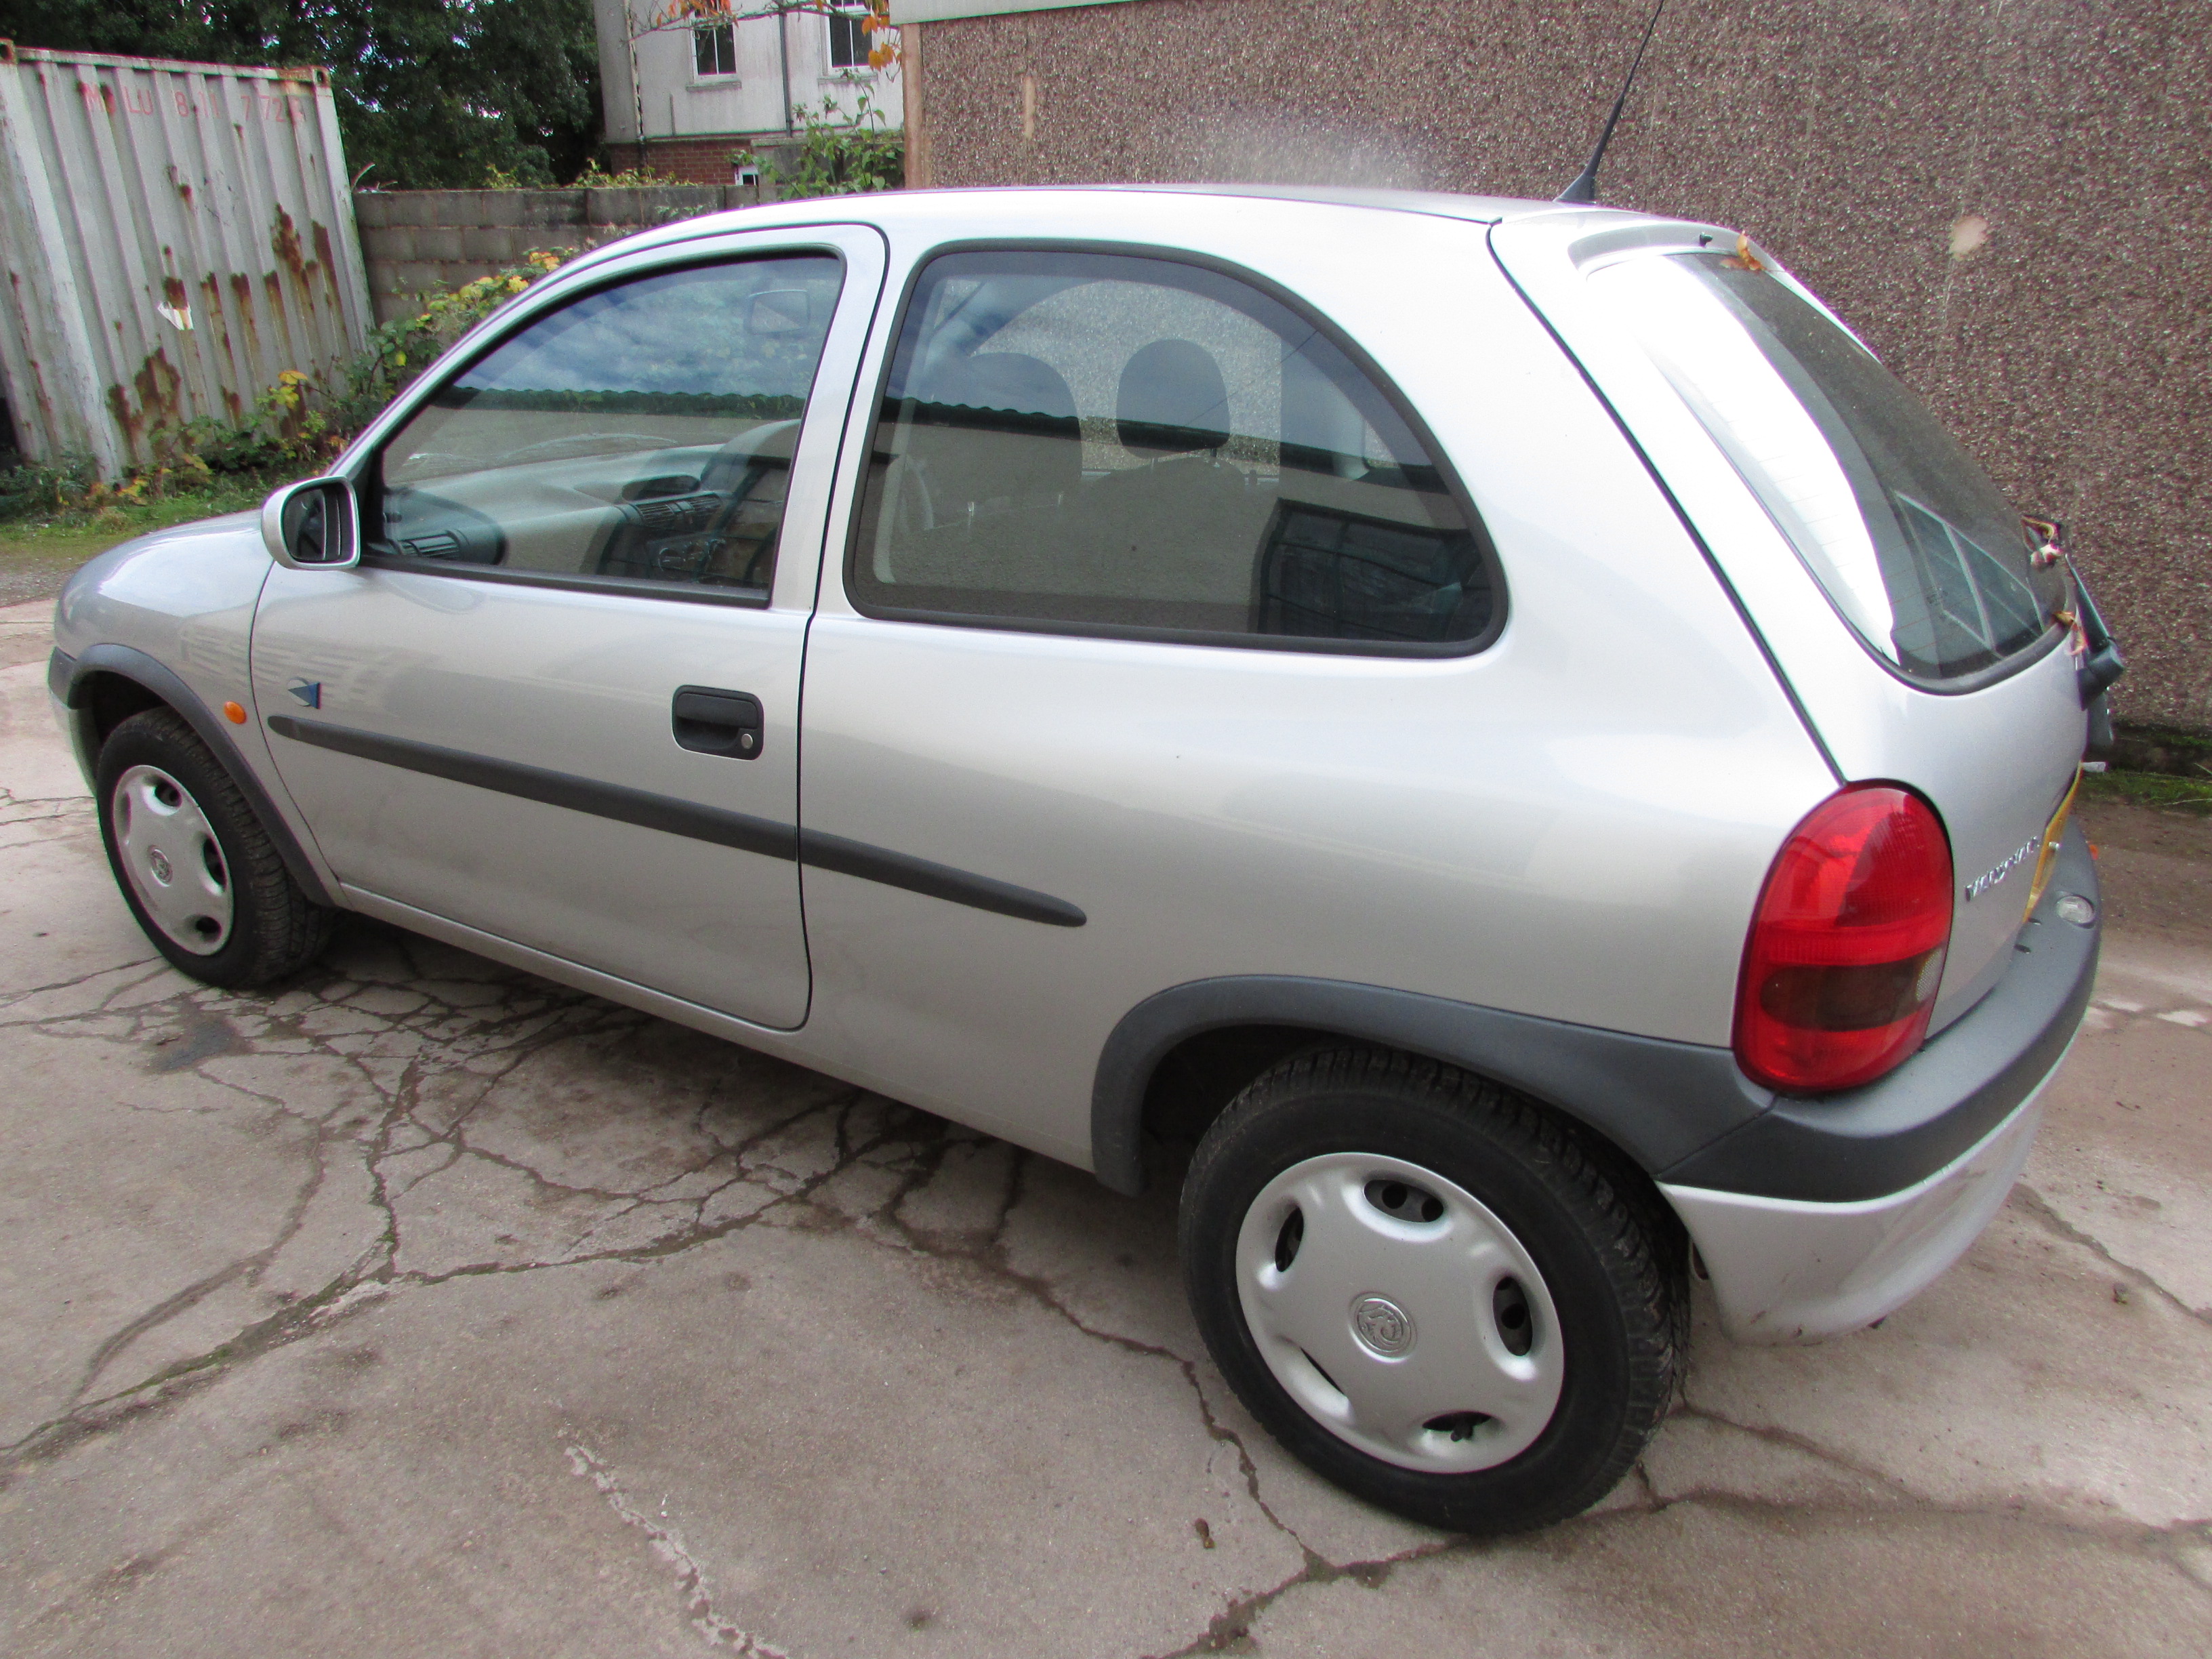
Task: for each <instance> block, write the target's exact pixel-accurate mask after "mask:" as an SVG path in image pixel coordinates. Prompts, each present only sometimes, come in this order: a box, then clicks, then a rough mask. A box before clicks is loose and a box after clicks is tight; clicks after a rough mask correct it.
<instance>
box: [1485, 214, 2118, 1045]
mask: <svg viewBox="0 0 2212 1659" xmlns="http://www.w3.org/2000/svg"><path fill="white" fill-rule="evenodd" d="M1492 247H1493V249H1494V251H1495V252H1496V254H1497V257H1498V260H1499V262H1500V264H1502V265H1503V266H1504V269H1505V270H1506V272H1507V274H1508V275H1509V276H1511V277H1512V278H1513V280H1514V281H1515V283H1516V285H1517V286H1519V287H1520V289H1522V293H1523V294H1524V295H1526V296H1527V297H1528V300H1529V301H1530V302H1531V303H1532V304H1533V305H1534V307H1536V309H1537V310H1538V311H1539V312H1540V313H1542V314H1543V316H1544V317H1545V319H1547V322H1548V323H1549V324H1550V325H1551V326H1552V327H1553V331H1555V332H1556V333H1557V334H1558V336H1559V338H1560V340H1561V341H1562V343H1564V344H1565V346H1566V348H1567V349H1568V350H1569V351H1570V352H1571V353H1572V354H1573V355H1574V356H1575V357H1576V358H1577V360H1578V361H1579V362H1580V363H1581V364H1582V366H1583V370H1584V372H1585V373H1586V374H1589V377H1590V380H1591V381H1592V383H1593V384H1594V385H1595V387H1596V388H1597V390H1598V391H1599V392H1600V393H1601V396H1603V397H1604V398H1606V399H1607V402H1609V403H1610V404H1612V406H1613V410H1614V413H1615V414H1616V416H1618V417H1619V418H1620V420H1621V422H1622V423H1623V424H1624V426H1625V427H1626V428H1627V429H1628V431H1629V432H1630V433H1631V435H1632V436H1633V438H1634V439H1635V441H1637V443H1638V446H1639V447H1641V448H1642V449H1643V450H1644V453H1645V455H1646V457H1647V458H1648V459H1650V462H1651V464H1652V466H1653V468H1654V471H1655V472H1656V474H1657V475H1658V477H1660V478H1661V480H1662V483H1664V484H1665V485H1666V487H1667V488H1668V490H1669V492H1670V493H1671V494H1672V495H1674V498H1675V500H1676V501H1677V502H1678V504H1679V505H1680V507H1681V509H1682V512H1683V513H1684V515H1685V517H1686V519H1687V520H1689V521H1690V522H1691V523H1692V525H1693V526H1695V528H1696V530H1697V532H1698V533H1699V537H1700V538H1701V539H1702V540H1703V541H1704V542H1705V545H1706V547H1707V549H1708V550H1709V552H1710V554H1711V557H1712V560H1713V562H1714V565H1715V567H1716V568H1717V570H1718V572H1719V573H1720V574H1721V575H1722V576H1723V579H1724V580H1726V581H1727V582H1728V583H1729V586H1731V587H1732V588H1734V590H1735V593H1736V597H1737V599H1738V600H1739V601H1740V602H1741V604H1742V605H1743V606H1744V609H1745V611H1746V612H1747V615H1748V617H1749V618H1750V620H1751V622H1752V623H1753V626H1754V627H1755V628H1756V629H1758V631H1759V635H1760V636H1761V637H1762V638H1763V639H1764V640H1765V643H1766V646H1767V648H1768V650H1769V651H1770V652H1771V654H1772V656H1773V658H1774V660H1775V664H1776V666H1777V668H1778V671H1779V672H1780V673H1781V675H1782V677H1783V678H1784V680H1785V681H1786V682H1787V683H1788V684H1789V685H1790V689H1791V690H1792V692H1793V694H1794V695H1795V696H1796V699H1797V702H1798V703H1799V705H1800V707H1801V708H1802V710H1803V711H1804V714H1805V716H1806V719H1807V722H1808V725H1809V726H1811V727H1812V729H1813V730H1814V733H1815V734H1816V736H1817V737H1818V738H1820V741H1821V743H1822V744H1823V745H1824V746H1825V747H1826V750H1827V751H1828V754H1829V756H1830V757H1831V759H1832V762H1833V764H1834V768H1835V770H1836V773H1837V775H1838V779H1839V780H1841V781H1875V780H1881V781H1893V782H1897V783H1901V784H1905V785H1906V786H1908V787H1911V788H1912V789H1915V790H1917V791H1918V792H1919V793H1921V794H1923V795H1924V796H1925V797H1926V798H1927V799H1928V800H1929V802H1930V803H1931V804H1932V805H1934V806H1935V808H1936V811H1937V813H1938V814H1939V815H1940V816H1941V817H1942V820H1943V823H1944V827H1945V829H1946V830H1947V831H1948V834H1949V836H1950V840H1951V853H1952V860H1953V866H1954V876H1955V878H1956V881H1955V897H1954V924H1953V931H1952V940H1951V949H1950V953H1949V955H1948V958H1947V959H1946V962H1945V965H1944V973H1943V980H1942V988H1941V991H1940V994H1939V996H1938V999H1937V1002H1936V1009H1935V1015H1934V1020H1933V1023H1932V1025H1931V1030H1936V1029H1941V1028H1942V1026H1943V1025H1945V1024H1948V1023H1949V1022H1950V1021H1951V1020H1952V1019H1954V1018H1957V1017H1958V1015H1960V1013H1962V1012H1965V1011H1966V1009H1967V1008H1969V1007H1971V1006H1972V1005H1973V1004H1974V1002H1976V1001H1977V1000H1979V998H1980V997H1981V996H1982V995H1983V994H1984V993H1985V992H1987V991H1988V990H1989V988H1990V987H1991V986H1993V985H1994V984H1995V983H1996V981H1997V980H1998V979H1999V978H2001V977H2002V975H2003V973H2004V969H2005V967H2006V965H2007V963H2008V960H2009V958H2010V956H2011V954H2012V946H2013V944H2014V941H2015V938H2016V937H2017V935H2018V933H2019V931H2020V928H2021V924H2022V922H2023V921H2024V920H2025V916H2026V912H2027V907H2028V903H2029V900H2030V890H2031V888H2032V887H2033V884H2034V879H2035V872H2036V869H2037V866H2038V863H2039V854H2040V851H2041V849H2042V847H2043V844H2044V841H2045V834H2046V831H2047V830H2048V829H2051V825H2052V820H2053V815H2054V814H2055V813H2056V812H2057V811H2058V810H2059V808H2060V807H2061V805H2062V804H2063V802H2065V801H2066V799H2067V798H2068V795H2069V791H2070V789H2071V787H2072V786H2073V783H2074V780H2075V776H2076V775H2077V768H2078V764H2079V762H2080V759H2081V749H2082V742H2083V738H2084V735H2085V716H2084V713H2083V708H2082V703H2081V694H2080V690H2079V687H2078V685H2077V680H2076V674H2075V656H2074V654H2073V651H2072V648H2071V647H2072V644H2073V641H2072V639H2071V638H2070V636H2069V627H2068V623H2069V622H2070V620H2071V612H2072V610H2073V608H2074V607H2075V599H2074V598H2073V595H2072V592H2071V589H2070V586H2069V579H2068V576H2067V573H2066V569H2065V567H2064V565H2063V562H2061V561H2059V560H2058V558H2057V555H2056V554H2055V553H2053V552H2051V551H2050V550H2045V549H2044V548H2043V547H2042V546H2041V539H2042V538H2040V536H2039V535H2036V534H2033V533H2032V532H2029V531H2028V530H2027V529H2026V528H2025V527H2024V526H2023V524H2022V521H2021V518H2020V515H2019V513H2018V512H2017V511H2016V510H2015V507H2013V506H2012V505H2011V504H2010V503H2008V502H2007V501H2005V500H2004V498H2003V496H2002V495H2001V494H2000V493H1999V492H1998V491H1997V489H1996V486H1995V484H1993V483H1991V482H1990V479H1989V477H1988V475H1987V473H1986V472H1984V471H1983V469H1982V467H1981V466H1980V465H1978V463H1977V462H1976V461H1975V460H1974V459H1972V457H1970V456H1968V455H1967V454H1966V452H1965V451H1964V450H1963V449H1961V448H1960V447H1959V445H1958V444H1957V443H1956V442H1955V441H1954V440H1953V439H1952V438H1951V437H1950V436H1949V435H1948V433H1947V432H1945V431H1944V429H1943V428H1942V426H1941V425H1940V423H1939V422H1937V421H1936V418H1935V417H1934V416H1933V415H1932V414H1930V413H1929V410H1927V408H1926V406H1925V405H1924V404H1922V403H1921V402H1920V400H1919V399H1918V398H1917V397H1916V396H1914V395H1913V394H1912V393H1911V392H1910V391H1908V390H1907V389H1906V388H1905V386H1903V385H1902V384H1900V383H1899V381H1898V380H1896V379H1895V378H1894V377H1893V376H1892V375H1891V374H1889V372H1888V371H1887V369H1885V368H1882V366H1881V364H1880V363H1879V362H1877V361H1876V360H1875V357H1874V356H1873V355H1872V354H1871V353H1870V352H1869V350H1868V349H1866V347H1865V346H1864V345H1863V343H1861V342H1859V341H1858V340H1857V337H1855V336H1853V335H1852V334H1850V331H1848V330H1847V329H1845V328H1844V326H1843V325H1842V324H1841V323H1840V322H1838V320H1837V319H1836V318H1835V317H1834V316H1833V314H1832V313H1830V312H1829V311H1828V310H1827V309H1826V307H1824V306H1822V305H1821V304H1820V301H1818V300H1816V299H1815V298H1814V296H1813V295H1810V294H1809V293H1808V292H1807V291H1806V290H1805V289H1803V287H1802V285H1800V284H1799V283H1797V282H1796V279H1795V278H1793V277H1792V276H1790V274H1789V273H1788V272H1787V271H1786V270H1783V269H1782V268H1781V267H1780V266H1779V265H1778V264H1776V263H1775V261H1774V260H1773V259H1772V258H1771V255H1768V254H1766V253H1765V251H1764V250H1761V249H1759V248H1757V247H1755V246H1753V245H1752V244H1750V243H1749V242H1748V241H1747V240H1744V239H1743V238H1741V237H1740V236H1738V235H1737V234H1735V232H1733V231H1729V230H1725V229H1723V228H1720V227H1716V226H1703V225H1691V224H1683V223H1680V222H1674V221H1667V220H1657V219H1650V218H1646V217H1644V216H1639V215H1633V214H1626V213H1620V212H1613V211H1607V210H1559V211H1553V212H1547V213H1543V214H1540V215H1536V216H1531V217H1529V218H1526V219H1522V220H1518V221H1513V222H1507V223H1504V224H1502V225H1500V226H1498V228H1496V230H1495V231H1494V232H1493V234H1492Z"/></svg>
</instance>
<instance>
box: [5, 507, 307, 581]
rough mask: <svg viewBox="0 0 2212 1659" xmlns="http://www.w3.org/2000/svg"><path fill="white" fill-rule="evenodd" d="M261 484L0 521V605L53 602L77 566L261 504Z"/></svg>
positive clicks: (79, 508) (70, 509) (77, 508)
mask: <svg viewBox="0 0 2212 1659" xmlns="http://www.w3.org/2000/svg"><path fill="white" fill-rule="evenodd" d="M268 493H269V486H268V485H267V484H265V483H262V482H261V481H259V480H258V479H256V480H246V479H238V480H232V479H222V480H220V481H218V482H217V483H215V484H213V485H212V486H211V487H210V488H209V489H196V490H191V491H179V492H178V493H177V494H175V495H165V496H162V497H161V499H159V500H158V501H121V502H113V503H110V504H108V505H105V506H102V507H95V508H83V507H76V508H69V509H65V510H59V511H56V512H52V513H45V514H41V515H40V516H38V517H35V518H20V519H13V520H4V521H0V605H21V604H22V603H24V602H25V601H26V600H29V599H52V597H53V596H54V595H55V594H57V593H58V592H61V591H62V585H63V584H64V582H66V581H68V580H69V579H70V576H71V574H74V573H75V572H76V568H77V567H78V566H79V565H81V564H82V563H83V562H85V561H86V560H87V559H90V558H93V557H95V556H98V555H100V554H102V553H105V552H106V551H107V550H108V549H109V548H111V547H113V546H115V545H116V544H118V543H120V542H127V541H129V540H130V539H131V538H132V537H134V536H143V535H145V534H146V533H147V532H149V531H154V530H166V529H167V528H168V527H169V526H172V525H179V524H190V523H191V522H192V521H193V520H196V519H211V518H214V517H216V515H217V514H219V513H237V512H240V511H242V510H243V509H245V508H246V507H258V506H260V505H261V501H262V498H263V497H264V495H267V494H268Z"/></svg>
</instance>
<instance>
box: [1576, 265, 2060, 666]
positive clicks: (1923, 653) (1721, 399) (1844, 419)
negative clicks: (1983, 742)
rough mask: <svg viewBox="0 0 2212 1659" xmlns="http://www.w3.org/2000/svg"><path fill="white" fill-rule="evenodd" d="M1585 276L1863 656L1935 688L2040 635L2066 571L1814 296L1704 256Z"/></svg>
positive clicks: (1620, 267) (1920, 405) (1761, 273)
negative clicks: (1631, 331)
mask: <svg viewBox="0 0 2212 1659" xmlns="http://www.w3.org/2000/svg"><path fill="white" fill-rule="evenodd" d="M1591 281H1592V283H1593V285H1594V286H1595V288H1596V289H1598V291H1599V292H1601V293H1602V294H1604V295H1607V296H1608V297H1609V298H1610V299H1611V300H1613V302H1614V303H1615V304H1617V305H1619V306H1620V307H1621V309H1622V311H1623V313H1624V314H1625V315H1626V317H1627V319H1629V321H1630V322H1631V323H1632V325H1634V326H1635V328H1636V329H1637V331H1638V334H1639V336H1640V337H1642V339H1643V341H1644V348H1645V349H1646V350H1648V351H1649V352H1650V354H1651V356H1652V359H1653V361H1654V362H1656V363H1657V364H1658V366H1659V368H1660V369H1661V370H1662V372H1663V373H1664V374H1666V375H1667V377H1668V380H1671V381H1672V382H1673V383H1674V388H1675V390H1676V391H1677V392H1680V394H1681V395H1682V398H1683V400H1684V401H1685V402H1686V403H1687V404H1689V405H1690V407H1691V408H1692V410H1695V411H1696V413H1697V416H1698V418H1699V421H1700V422H1703V423H1704V425H1705V428H1706V429H1707V430H1708V431H1710V432H1711V434H1712V435H1713V436H1714V438H1715V439H1716V440H1717V441H1719V443H1720V445H1721V447H1722V448H1723V450H1725V451H1726V452H1727V453H1728V456H1729V459H1730V460H1731V461H1732V462H1734V463H1735V467H1736V470H1737V471H1739V472H1740V473H1741V474H1742V475H1743V477H1744V479H1745V481H1746V482H1747V483H1749V484H1750V485H1751V487H1752V488H1753V490H1755V491H1756V492H1757V493H1758V495H1759V499H1760V501H1762V502H1764V503H1765V507H1766V508H1767V511H1768V512H1769V513H1771V514H1772V515H1773V517H1774V520H1775V522H1776V523H1777V524H1778V525H1779V526H1781V528H1782V530H1783V532H1784V534H1786V535H1787V536H1788V537H1789V538H1790V542H1791V544H1793V545H1794V546H1795V547H1796V550H1797V553H1798V556H1799V557H1800V558H1802V560H1803V561H1804V562H1805V565H1806V568H1808V569H1809V570H1810V571H1811V572H1812V573H1813V574H1814V576H1815V577H1816V578H1817V579H1818V580H1820V584H1821V586H1823V587H1825V588H1826V590H1827V592H1828V597H1829V598H1830V599H1832V601H1833V602H1834V604H1835V605H1836V608H1837V609H1838V611H1841V612H1842V613H1843V614H1844V617H1845V618H1846V619H1847V620H1848V621H1849V622H1850V624H1851V626H1852V628H1853V629H1856V630H1857V633H1858V634H1859V635H1860V636H1861V637H1862V638H1863V639H1864V640H1865V641H1866V642H1867V643H1868V644H1869V646H1871V647H1873V648H1874V649H1875V651H1877V652H1879V653H1881V655H1882V656H1884V657H1885V658H1887V659H1888V660H1889V661H1891V662H1893V663H1894V664H1895V665H1897V666H1898V667H1899V669H1901V670H1903V671H1905V673H1907V674H1910V675H1911V676H1912V677H1913V678H1916V679H1921V680H1927V681H1942V680H1947V679H1953V678H1959V677H1961V676H1964V675H1968V674H1972V673H1976V672H1978V671H1981V670H1984V669H1986V668H1989V667H1990V666H1992V665H1995V664H1997V663H1999V662H2002V661H2003V660H2004V659H2006V658H2008V657H2010V656H2013V655H2015V654H2016V653H2019V652H2021V651H2023V650H2025V649H2026V648H2027V647H2029V646H2031V645H2033V644H2034V643H2035V642H2036V641H2038V640H2039V639H2040V638H2042V637H2043V636H2044V635H2045V633H2046V632H2048V631H2049V630H2050V629H2051V626H2052V623H2051V613H2052V612H2053V611H2056V610H2057V609H2058V608H2059V607H2060V606H2061V605H2063V604H2064V602H2065V579H2064V577H2063V575H2062V574H2060V572H2059V571H2058V570H2057V568H2055V567H2054V566H2052V565H2051V564H2050V563H2047V562H2045V563H2039V562H2036V559H2035V556H2034V547H2035V544H2034V543H2033V541H2031V540H2030V539H2029V538H2028V535H2027V532H2026V530H2025V529H2024V528H2023V526H2022V524H2021V518H2020V515H2019V514H2018V513H2015V511H2014V510H2013V508H2012V507H2009V506H2008V505H2007V504H2006V502H2005V499H2004V496H2003V495H2002V493H2001V492H2000V491H1999V490H1998V489H1997V487H1996V484H1995V483H1991V482H1990V477H1989V475H1988V474H1987V473H1985V472H1984V471H1982V469H1981V468H1980V466H1978V465H1976V463H1975V462H1974V460H1973V459H1972V457H1970V456H1969V455H1968V454H1967V453H1966V451H1965V450H1963V449H1961V448H1960V447H1959V445H1958V443H1957V441H1955V440H1954V439H1953V438H1952V436H1951V435H1950V434H1949V433H1948V432H1947V431H1945V430H1944V429H1943V426H1942V422H1939V421H1937V420H1936V417H1935V416H1934V415H1932V414H1931V413H1929V410H1928V408H1927V406H1926V405H1925V404H1923V403H1921V401H1920V400H1919V399H1918V398H1916V397H1914V396H1913V395H1912V393H1911V392H1909V391H1907V390H1906V389H1905V386H1904V385H1903V384H1902V383H1901V382H1899V380H1897V378H1896V377H1895V376H1894V375H1893V374H1890V372H1889V371H1888V370H1887V369H1886V368H1883V367H1882V366H1881V363H1880V362H1876V361H1875V358H1874V357H1873V356H1871V355H1870V354H1869V352H1868V351H1867V350H1866V349H1865V348H1864V347H1863V346H1862V345H1860V344H1859V343H1858V342H1857V340H1855V339H1853V338H1852V337H1850V335H1849V334H1847V333H1846V332H1844V330H1843V329H1842V328H1841V327H1839V326H1838V325H1837V324H1836V323H1835V322H1834V321H1833V320H1832V319H1830V318H1829V317H1828V316H1827V315H1826V313H1823V312H1821V311H1820V309H1819V308H1818V307H1814V306H1813V305H1811V304H1809V303H1808V302H1807V301H1805V300H1803V299H1802V298H1800V297H1799V296H1798V295H1796V293H1795V292H1794V291H1792V290H1791V289H1790V288H1788V287H1786V286H1785V285H1784V284H1783V283H1781V282H1779V281H1778V280H1777V279H1776V278H1775V277H1774V276H1771V275H1770V274H1768V273H1766V272H1765V271H1764V270H1760V269H1759V268H1757V267H1755V266H1747V265H1746V264H1744V263H1743V262H1742V261H1741V260H1737V259H1730V258H1727V257H1725V256H1723V255H1720V254H1708V253H1698V254H1668V255H1665V256H1663V257H1659V258H1632V259H1626V260H1623V261H1621V262H1620V264H1613V265H1609V266H1606V267H1602V268H1601V269H1600V270H1597V271H1596V272H1595V273H1594V275H1593V276H1592V278H1591Z"/></svg>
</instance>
